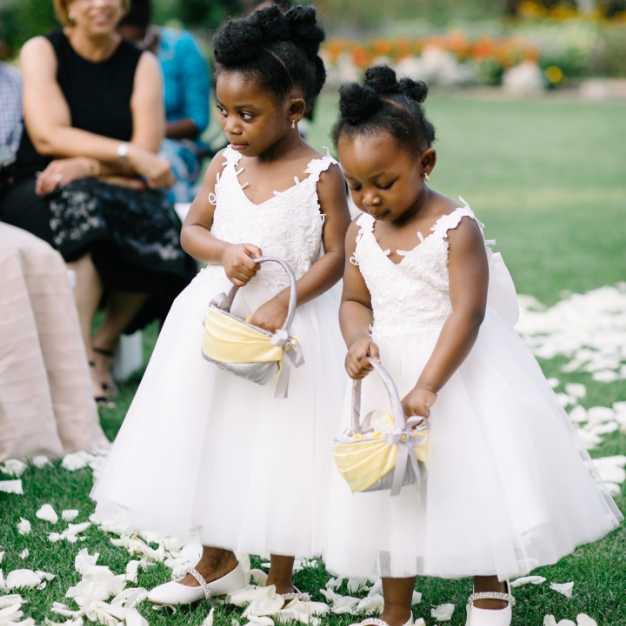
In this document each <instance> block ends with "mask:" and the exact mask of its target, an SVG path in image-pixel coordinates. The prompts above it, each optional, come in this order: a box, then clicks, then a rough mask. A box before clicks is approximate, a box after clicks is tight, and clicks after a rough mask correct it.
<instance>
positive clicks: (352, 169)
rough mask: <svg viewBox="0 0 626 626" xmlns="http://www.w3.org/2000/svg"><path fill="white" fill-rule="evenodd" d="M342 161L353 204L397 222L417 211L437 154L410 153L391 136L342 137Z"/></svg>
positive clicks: (430, 151) (384, 133)
mask: <svg viewBox="0 0 626 626" xmlns="http://www.w3.org/2000/svg"><path fill="white" fill-rule="evenodd" d="M337 148H338V150H339V160H340V161H341V165H342V167H343V170H344V173H345V176H346V180H347V181H348V185H349V187H350V192H351V194H352V199H353V200H354V203H355V204H356V205H357V206H358V207H359V209H361V211H365V213H369V214H370V215H371V216H372V217H374V218H375V219H377V220H384V221H391V222H395V221H397V220H401V219H402V218H403V217H405V216H406V214H407V213H408V212H409V211H412V210H414V209H415V208H416V207H417V204H418V200H419V198H420V196H421V194H422V191H423V190H424V187H425V183H424V175H425V174H430V172H431V171H432V169H433V167H434V165H435V151H434V150H433V149H432V148H428V149H427V150H424V151H423V152H421V153H411V152H409V150H408V149H407V148H406V147H405V146H404V145H402V144H401V143H399V142H398V141H397V139H396V138H395V137H394V136H393V135H391V134H390V133H388V132H385V131H382V130H381V131H380V132H379V133H376V134H373V135H369V134H358V133H357V134H354V135H351V136H350V135H347V134H346V133H342V134H341V135H340V137H339V141H338V143H337Z"/></svg>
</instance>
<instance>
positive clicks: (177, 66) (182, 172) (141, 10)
mask: <svg viewBox="0 0 626 626" xmlns="http://www.w3.org/2000/svg"><path fill="white" fill-rule="evenodd" d="M151 20H152V2H151V1H150V0H133V2H132V5H131V8H130V11H129V12H128V13H127V14H126V16H125V17H124V19H123V20H122V21H121V22H120V26H119V29H118V30H119V32H120V34H121V35H122V36H123V37H124V38H126V39H128V40H129V41H132V42H133V43H135V45H137V46H139V47H140V48H141V49H142V50H150V51H151V52H154V54H156V56H157V59H158V60H159V63H160V65H161V72H162V73H163V78H164V85H165V118H166V122H167V123H166V126H165V137H166V139H165V141H164V142H163V144H162V146H161V154H162V156H164V157H166V158H167V159H168V161H169V162H170V164H171V166H172V172H173V174H174V177H175V178H176V183H175V185H174V187H173V188H172V190H171V191H170V199H171V200H172V201H175V202H191V201H192V200H193V199H194V196H195V187H196V184H197V182H198V178H199V176H200V170H201V163H200V155H201V153H202V152H204V151H205V149H206V146H205V145H204V144H203V143H202V142H201V141H200V136H201V135H202V133H203V132H204V131H205V130H206V128H207V126H208V124H209V100H210V87H209V83H210V81H209V79H210V73H209V66H208V64H207V62H206V60H205V58H204V56H203V55H202V52H201V50H200V47H199V46H198V44H197V43H196V42H195V40H194V38H193V37H192V36H191V34H190V33H188V32H186V31H179V30H175V29H173V28H161V27H159V26H155V25H153V24H151V23H150V22H151Z"/></svg>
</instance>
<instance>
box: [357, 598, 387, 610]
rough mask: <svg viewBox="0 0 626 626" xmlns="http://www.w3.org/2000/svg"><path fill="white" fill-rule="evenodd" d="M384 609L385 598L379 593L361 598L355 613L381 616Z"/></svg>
mask: <svg viewBox="0 0 626 626" xmlns="http://www.w3.org/2000/svg"><path fill="white" fill-rule="evenodd" d="M384 608H385V598H383V596H382V595H381V594H379V593H377V594H374V595H373V596H367V597H366V598H363V599H362V600H361V601H360V602H359V603H358V604H357V607H356V612H357V613H367V614H368V615H369V614H374V615H381V614H382V612H383V609H384Z"/></svg>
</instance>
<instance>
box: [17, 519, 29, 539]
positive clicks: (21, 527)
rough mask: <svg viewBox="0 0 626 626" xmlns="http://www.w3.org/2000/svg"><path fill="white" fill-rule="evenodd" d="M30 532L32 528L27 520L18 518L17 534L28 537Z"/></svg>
mask: <svg viewBox="0 0 626 626" xmlns="http://www.w3.org/2000/svg"><path fill="white" fill-rule="evenodd" d="M31 530H32V526H31V524H30V522H29V521H28V520H27V519H24V518H23V517H20V521H19V522H18V523H17V532H18V533H19V534H20V535H29V534H30V532H31Z"/></svg>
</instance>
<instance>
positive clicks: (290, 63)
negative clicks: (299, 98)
mask: <svg viewBox="0 0 626 626" xmlns="http://www.w3.org/2000/svg"><path fill="white" fill-rule="evenodd" d="M323 40H324V31H323V30H322V28H321V27H320V25H319V24H318V22H317V16H316V13H315V9H314V8H313V7H304V6H295V7H293V8H291V9H289V10H288V11H287V12H286V13H282V12H281V10H280V9H279V8H278V7H277V6H272V7H268V8H267V9H261V10H260V11H257V12H255V13H252V14H251V15H248V16H247V17H242V18H239V19H233V20H229V21H228V22H226V24H224V26H223V27H222V28H221V29H220V31H219V32H218V33H217V35H216V37H215V41H214V50H215V60H216V61H217V68H216V69H217V74H218V75H219V72H220V71H221V70H228V71H231V70H234V71H241V72H245V73H248V74H251V75H253V76H254V77H255V78H258V79H259V80H260V81H261V83H262V84H263V85H264V86H265V87H267V88H268V89H270V90H271V91H273V92H274V93H275V94H276V95H277V96H278V97H284V96H285V95H287V93H289V91H290V89H291V88H292V87H295V86H297V87H300V88H301V89H302V91H303V92H304V99H305V101H306V103H307V105H310V104H311V103H312V102H313V100H314V99H315V97H316V96H317V95H318V94H319V92H320V91H321V89H322V87H323V86H324V82H325V81H326V70H325V69H324V63H323V61H322V59H321V58H320V56H319V54H318V53H319V48H320V44H321V43H322V41H323Z"/></svg>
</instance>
